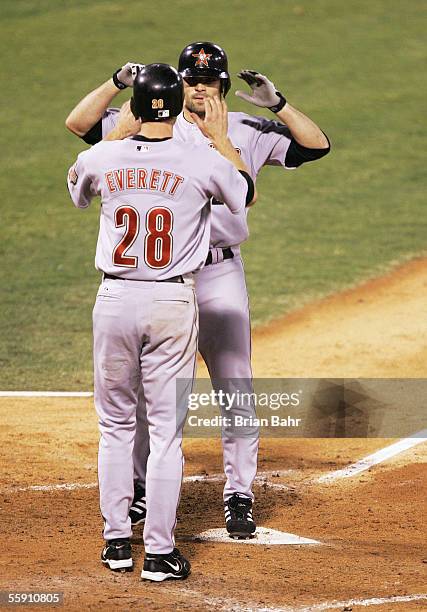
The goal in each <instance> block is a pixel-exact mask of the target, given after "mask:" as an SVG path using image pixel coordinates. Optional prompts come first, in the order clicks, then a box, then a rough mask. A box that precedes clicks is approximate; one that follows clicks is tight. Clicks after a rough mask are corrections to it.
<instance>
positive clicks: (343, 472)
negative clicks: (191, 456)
mask: <svg viewBox="0 0 427 612" xmlns="http://www.w3.org/2000/svg"><path fill="white" fill-rule="evenodd" d="M426 439H427V429H423V430H422V431H419V432H417V433H415V434H412V436H409V437H408V438H403V439H402V440H399V441H398V442H394V443H393V444H391V445H389V446H386V447H384V448H382V449H380V450H379V451H376V452H375V453H373V454H371V455H368V456H367V457H365V458H363V459H360V460H359V461H356V463H352V464H351V465H349V466H347V467H346V468H343V469H340V470H335V471H333V472H329V473H328V474H324V475H322V476H320V477H318V478H316V479H315V480H312V481H310V483H309V484H316V483H331V482H334V481H336V480H339V479H341V478H350V477H351V476H356V475H357V474H360V473H362V472H364V471H366V470H369V469H370V468H372V467H373V466H374V465H378V464H379V463H382V462H384V461H386V460H387V459H391V458H393V457H395V456H396V455H399V454H400V453H403V452H405V451H407V450H409V449H410V448H413V447H414V446H416V445H418V444H421V443H422V442H425V441H426ZM295 471H296V470H282V471H281V474H280V473H279V472H278V471H277V470H274V471H270V472H258V474H257V476H256V478H255V482H256V483H257V484H261V485H263V486H266V487H268V488H270V489H277V490H281V491H291V490H294V489H295V487H293V486H289V485H285V484H283V483H276V482H271V481H269V480H267V478H269V477H272V476H273V477H274V476H277V475H278V474H279V475H280V476H282V475H284V474H286V475H289V474H291V473H293V472H295ZM224 479H225V477H224V474H211V475H209V474H195V475H193V476H185V477H184V479H183V482H184V483H186V482H223V481H224ZM97 486H98V483H96V482H95V483H77V482H74V483H61V484H52V485H29V486H24V487H9V488H6V489H0V492H1V493H13V492H16V491H60V490H66V491H75V490H78V489H94V488H96V487H97Z"/></svg>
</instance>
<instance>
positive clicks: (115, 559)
mask: <svg viewBox="0 0 427 612" xmlns="http://www.w3.org/2000/svg"><path fill="white" fill-rule="evenodd" d="M101 561H102V563H103V564H104V565H107V566H108V567H109V568H110V570H113V571H115V572H120V571H121V572H131V571H132V570H133V561H132V548H131V545H130V541H129V538H122V539H120V540H109V541H108V542H107V543H106V546H105V548H104V550H103V551H102V553H101Z"/></svg>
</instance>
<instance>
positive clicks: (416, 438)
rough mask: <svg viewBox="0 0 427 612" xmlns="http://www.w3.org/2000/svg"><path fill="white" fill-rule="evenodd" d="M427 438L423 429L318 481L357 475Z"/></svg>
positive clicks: (426, 431) (426, 433) (325, 475)
mask: <svg viewBox="0 0 427 612" xmlns="http://www.w3.org/2000/svg"><path fill="white" fill-rule="evenodd" d="M426 438H427V429H423V430H422V431H418V432H417V433H415V434H412V435H411V436H409V437H408V438H402V440H399V441H398V442H394V444H390V445H389V446H385V447H384V448H381V449H380V450H379V451H376V452H375V453H372V455H368V456H367V457H364V458H363V459H359V461H356V463H352V464H351V465H348V466H347V467H346V468H342V469H340V470H335V471H334V472H329V473H328V474H324V475H323V476H320V477H319V478H317V479H316V482H331V481H333V480H338V479H340V478H350V477H351V476H356V475H357V474H360V473H361V472H364V471H365V470H369V469H370V468H371V467H372V466H374V465H378V464H379V463H382V462H383V461H386V460H387V459H391V458H392V457H395V456H396V455H399V454H400V453H403V452H404V451H407V450H409V449H410V448H413V447H414V446H416V445H417V444H421V443H422V442H425V441H426Z"/></svg>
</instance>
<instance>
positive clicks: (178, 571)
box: [141, 548, 191, 582]
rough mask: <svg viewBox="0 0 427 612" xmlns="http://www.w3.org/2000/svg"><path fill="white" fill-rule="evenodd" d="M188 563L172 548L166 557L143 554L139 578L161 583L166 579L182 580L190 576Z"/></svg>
mask: <svg viewBox="0 0 427 612" xmlns="http://www.w3.org/2000/svg"><path fill="white" fill-rule="evenodd" d="M190 568H191V565H190V562H189V561H187V559H186V558H185V557H183V556H182V555H181V553H180V552H179V550H178V549H177V548H174V549H173V551H172V552H171V553H169V554H168V555H153V554H151V553H145V559H144V567H143V568H142V572H141V578H143V579H144V580H154V582H162V581H163V580H167V579H168V578H175V579H176V580H182V579H183V578H187V576H188V575H189V574H190Z"/></svg>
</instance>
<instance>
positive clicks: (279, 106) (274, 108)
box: [268, 91, 286, 113]
mask: <svg viewBox="0 0 427 612" xmlns="http://www.w3.org/2000/svg"><path fill="white" fill-rule="evenodd" d="M276 96H279V98H280V99H279V101H278V103H277V104H275V105H274V106H269V107H268V108H269V110H271V112H272V113H278V112H279V111H281V110H282V108H283V107H284V106H285V104H286V98H285V97H284V96H283V95H282V94H281V93H280V91H276Z"/></svg>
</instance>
